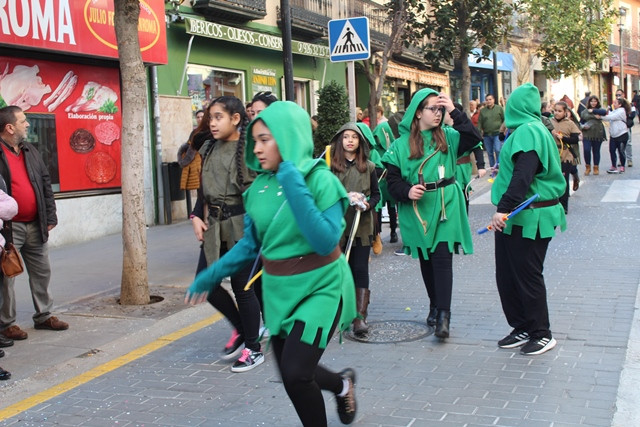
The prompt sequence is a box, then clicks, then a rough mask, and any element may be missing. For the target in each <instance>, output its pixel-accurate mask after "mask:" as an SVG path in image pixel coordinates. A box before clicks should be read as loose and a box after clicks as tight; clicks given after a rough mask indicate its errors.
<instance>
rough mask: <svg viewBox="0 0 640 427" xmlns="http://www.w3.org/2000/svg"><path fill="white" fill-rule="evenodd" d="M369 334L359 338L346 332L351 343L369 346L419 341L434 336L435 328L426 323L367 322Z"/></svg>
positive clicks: (402, 321) (404, 321)
mask: <svg viewBox="0 0 640 427" xmlns="http://www.w3.org/2000/svg"><path fill="white" fill-rule="evenodd" d="M367 324H368V325H369V333H367V334H366V335H364V336H362V337H359V336H355V335H354V334H353V331H349V332H345V334H344V336H345V337H346V338H347V339H349V340H351V341H358V342H363V343H369V344H389V343H394V342H408V341H417V340H419V339H422V338H424V337H428V336H429V335H432V334H433V328H431V327H429V326H427V325H426V323H421V322H414V321H411V320H386V321H380V322H367Z"/></svg>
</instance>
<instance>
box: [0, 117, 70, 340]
mask: <svg viewBox="0 0 640 427" xmlns="http://www.w3.org/2000/svg"><path fill="white" fill-rule="evenodd" d="M28 128H29V123H28V122H27V117H26V116H25V114H24V112H23V111H22V109H20V108H19V107H16V106H13V105H12V106H8V107H4V108H1V109H0V174H2V176H3V177H4V179H5V181H6V183H7V188H8V194H10V195H11V196H12V197H13V198H14V199H15V200H16V201H17V202H18V214H17V215H16V216H15V217H14V218H13V221H12V222H11V225H10V226H9V228H8V230H3V235H4V236H5V238H6V239H7V241H13V243H14V245H15V247H16V248H17V249H18V250H19V251H20V254H21V255H22V259H23V260H24V263H25V265H26V270H27V271H28V274H29V286H30V288H31V296H32V299H33V306H34V308H35V310H36V313H35V314H34V315H33V322H34V327H35V328H36V329H48V330H55V331H59V330H64V329H68V328H69V325H68V324H67V323H65V322H63V321H61V320H59V319H58V318H57V317H55V316H52V315H51V308H52V307H53V299H52V298H51V295H50V294H49V281H50V279H51V267H50V264H49V251H48V248H47V240H48V239H49V231H51V229H53V227H55V226H56V224H57V223H58V218H57V216H56V204H55V200H54V198H53V190H52V189H51V178H50V177H49V171H48V169H47V167H46V165H45V164H44V162H43V160H42V157H41V156H40V153H38V150H36V148H35V147H34V146H33V145H31V144H29V143H28V142H27V141H26V139H27V130H28ZM2 281H3V283H2V290H1V292H0V295H1V298H0V303H1V304H0V334H2V335H4V336H5V337H6V338H9V339H12V340H24V339H26V338H27V333H26V332H25V331H23V330H22V329H20V327H19V326H18V325H16V324H15V321H16V300H15V292H14V288H13V286H14V279H13V278H8V277H4V278H3V280H2Z"/></svg>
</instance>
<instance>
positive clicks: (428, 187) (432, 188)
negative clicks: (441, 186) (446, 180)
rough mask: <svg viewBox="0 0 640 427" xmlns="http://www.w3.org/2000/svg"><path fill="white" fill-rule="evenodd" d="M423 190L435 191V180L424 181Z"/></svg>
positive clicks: (436, 185)
mask: <svg viewBox="0 0 640 427" xmlns="http://www.w3.org/2000/svg"><path fill="white" fill-rule="evenodd" d="M424 188H425V191H436V190H437V189H438V183H437V182H425V183H424Z"/></svg>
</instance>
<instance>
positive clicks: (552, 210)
mask: <svg viewBox="0 0 640 427" xmlns="http://www.w3.org/2000/svg"><path fill="white" fill-rule="evenodd" d="M539 104H540V100H539V94H538V89H537V88H536V87H535V86H533V85H532V84H530V83H527V84H526V85H523V86H521V87H520V88H518V91H517V92H516V91H514V92H513V93H512V94H511V97H510V98H509V102H508V103H507V109H506V112H505V125H506V126H507V128H509V129H513V132H512V133H511V135H510V136H509V138H507V139H506V141H505V143H504V145H503V146H502V150H501V151H500V172H499V173H498V175H497V176H496V179H495V181H494V183H493V186H492V188H491V202H492V203H493V204H494V205H496V206H497V205H498V203H500V199H501V198H502V195H503V194H504V193H505V192H506V191H507V188H508V187H509V184H510V183H511V178H512V177H513V170H514V161H513V159H514V156H515V155H516V154H517V153H526V152H528V151H535V152H536V154H537V155H538V158H539V159H540V162H541V164H542V170H541V171H540V172H538V173H537V174H536V175H535V176H534V178H533V182H532V183H531V186H530V187H529V189H528V190H527V194H526V196H525V200H526V199H528V198H529V197H531V196H533V195H534V194H538V195H539V197H538V199H537V200H536V201H547V200H553V199H557V198H559V197H560V196H562V194H564V191H565V185H566V183H565V180H564V177H563V176H562V171H561V169H560V156H559V155H558V149H557V147H556V143H555V142H554V139H553V136H551V133H549V131H548V130H547V128H546V127H545V126H544V125H543V124H542V121H541V120H540V105H539ZM514 225H519V226H521V227H522V236H523V237H525V238H527V239H535V238H536V236H537V234H538V233H540V237H541V238H547V237H553V235H554V234H555V228H556V227H558V226H559V227H560V229H561V230H562V231H564V230H565V229H566V228H567V221H566V217H565V214H564V209H563V208H562V205H561V204H560V203H558V204H556V205H554V206H549V207H544V208H537V209H524V210H522V211H521V212H520V213H519V214H518V215H516V216H514V217H512V218H510V219H509V221H507V222H506V227H505V228H504V230H503V233H505V234H509V235H510V234H511V230H512V228H513V226H514Z"/></svg>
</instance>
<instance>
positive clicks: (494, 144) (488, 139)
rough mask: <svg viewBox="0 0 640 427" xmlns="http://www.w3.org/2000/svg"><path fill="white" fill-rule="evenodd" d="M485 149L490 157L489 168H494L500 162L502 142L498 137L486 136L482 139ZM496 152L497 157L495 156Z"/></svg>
mask: <svg viewBox="0 0 640 427" xmlns="http://www.w3.org/2000/svg"><path fill="white" fill-rule="evenodd" d="M482 142H483V144H484V148H485V149H486V150H487V155H488V156H489V166H491V167H493V166H494V165H495V164H496V163H497V162H500V149H501V148H502V141H500V138H498V134H496V135H485V136H484V137H483V138H482ZM494 151H495V157H494V155H493V153H494Z"/></svg>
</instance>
